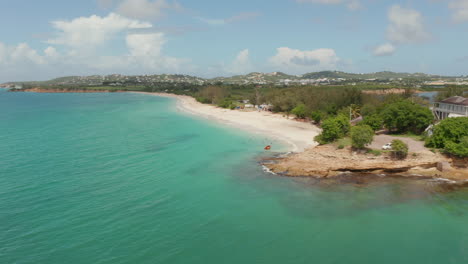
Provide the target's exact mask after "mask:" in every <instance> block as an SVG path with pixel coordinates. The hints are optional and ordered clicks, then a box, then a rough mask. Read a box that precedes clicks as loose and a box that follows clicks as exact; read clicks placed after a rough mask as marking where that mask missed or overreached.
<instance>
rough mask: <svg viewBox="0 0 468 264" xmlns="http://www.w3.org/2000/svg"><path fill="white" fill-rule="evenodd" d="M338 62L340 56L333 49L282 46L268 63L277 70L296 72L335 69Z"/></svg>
mask: <svg viewBox="0 0 468 264" xmlns="http://www.w3.org/2000/svg"><path fill="white" fill-rule="evenodd" d="M338 62H340V58H339V57H338V56H337V55H336V53H335V50H333V49H316V50H310V51H302V50H297V49H291V48H287V47H282V48H278V49H277V53H276V55H275V56H273V57H271V58H270V63H271V64H272V65H273V66H274V67H275V68H277V69H278V70H282V71H286V72H298V73H304V72H308V71H317V70H326V69H335V68H336V67H337V64H338Z"/></svg>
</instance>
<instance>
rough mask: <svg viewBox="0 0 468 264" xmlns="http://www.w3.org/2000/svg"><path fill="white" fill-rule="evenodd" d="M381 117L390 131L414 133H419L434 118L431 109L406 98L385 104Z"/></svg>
mask: <svg viewBox="0 0 468 264" xmlns="http://www.w3.org/2000/svg"><path fill="white" fill-rule="evenodd" d="M381 117H382V120H383V123H384V125H385V127H386V128H387V129H389V130H390V131H395V132H399V133H404V132H413V133H415V134H421V133H422V132H423V131H424V129H426V128H427V127H428V126H429V125H430V124H431V123H432V121H433V120H434V117H433V115H432V113H431V110H429V109H428V108H427V107H424V106H421V105H418V104H415V103H412V102H411V101H408V100H402V101H398V102H394V103H391V104H388V105H386V106H385V109H383V111H382V113H381Z"/></svg>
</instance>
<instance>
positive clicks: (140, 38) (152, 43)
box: [126, 33, 187, 72]
mask: <svg viewBox="0 0 468 264" xmlns="http://www.w3.org/2000/svg"><path fill="white" fill-rule="evenodd" d="M126 43H127V47H128V49H129V56H128V58H129V61H128V62H127V66H129V67H132V65H140V67H139V68H140V69H141V70H142V71H146V72H148V71H161V70H167V71H176V72H177V71H180V69H181V66H182V65H183V64H185V63H186V62H187V60H184V59H178V58H173V57H169V56H165V55H163V54H162V49H163V46H164V44H165V43H166V39H165V37H164V34H163V33H151V34H129V35H127V37H126Z"/></svg>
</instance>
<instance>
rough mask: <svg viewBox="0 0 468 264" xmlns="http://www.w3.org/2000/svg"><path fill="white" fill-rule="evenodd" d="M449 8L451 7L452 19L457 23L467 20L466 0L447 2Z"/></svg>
mask: <svg viewBox="0 0 468 264" xmlns="http://www.w3.org/2000/svg"><path fill="white" fill-rule="evenodd" d="M449 8H450V9H453V11H454V13H453V15H452V19H453V21H455V22H457V23H461V22H468V0H455V1H451V2H450V3H449Z"/></svg>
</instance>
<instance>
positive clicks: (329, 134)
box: [315, 115, 350, 144]
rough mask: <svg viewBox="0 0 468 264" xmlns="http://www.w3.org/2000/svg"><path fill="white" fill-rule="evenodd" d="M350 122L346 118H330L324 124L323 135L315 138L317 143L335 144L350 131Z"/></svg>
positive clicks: (340, 116)
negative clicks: (334, 142)
mask: <svg viewBox="0 0 468 264" xmlns="http://www.w3.org/2000/svg"><path fill="white" fill-rule="evenodd" d="M349 127H350V125H349V121H348V118H347V117H346V116H342V115H339V116H337V117H334V118H328V119H326V120H325V121H323V123H322V133H321V134H320V135H318V136H317V137H315V141H317V142H318V143H320V144H326V143H330V142H333V141H335V140H337V139H339V138H342V137H344V136H345V135H347V134H348V131H349Z"/></svg>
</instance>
